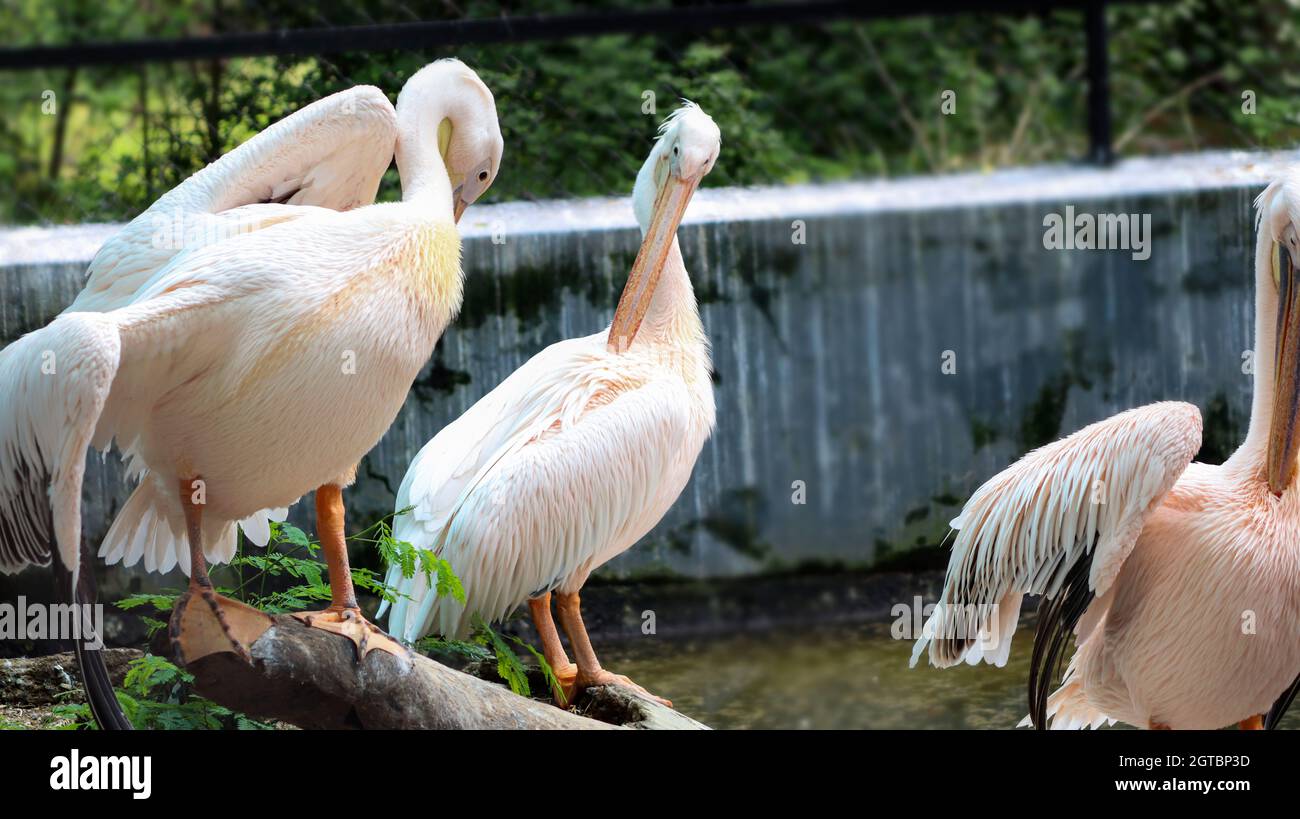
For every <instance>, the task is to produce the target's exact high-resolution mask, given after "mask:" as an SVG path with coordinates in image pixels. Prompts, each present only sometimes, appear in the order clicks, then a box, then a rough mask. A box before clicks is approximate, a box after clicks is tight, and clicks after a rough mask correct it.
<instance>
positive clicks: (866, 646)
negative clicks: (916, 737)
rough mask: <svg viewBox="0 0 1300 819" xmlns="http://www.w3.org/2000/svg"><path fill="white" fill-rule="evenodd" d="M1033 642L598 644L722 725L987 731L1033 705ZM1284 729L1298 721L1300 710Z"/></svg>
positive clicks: (822, 638) (745, 638)
mask: <svg viewBox="0 0 1300 819" xmlns="http://www.w3.org/2000/svg"><path fill="white" fill-rule="evenodd" d="M1025 638H1029V639H1025ZM1032 642H1033V641H1032V638H1031V635H1030V634H1029V633H1028V632H1026V634H1025V635H1023V638H1021V637H1018V638H1017V639H1016V640H1015V642H1014V643H1013V651H1012V654H1011V660H1010V661H1009V662H1008V663H1007V666H1006V667H1005V668H994V667H992V666H988V665H979V666H974V667H972V666H966V665H963V666H961V667H958V668H948V669H943V670H939V669H935V668H932V667H930V666H924V667H922V666H920V665H918V666H917V667H916V668H915V669H909V668H908V667H907V661H908V659H909V657H910V656H911V648H912V643H911V641H910V640H909V641H899V640H894V639H893V638H892V637H891V636H890V634H889V627H888V625H885V624H870V625H862V626H854V627H836V628H833V629H820V630H816V631H811V632H808V631H805V632H798V633H791V632H774V633H767V634H754V635H750V634H745V635H739V636H735V637H728V638H720V639H710V640H690V641H679V640H673V641H668V640H664V639H656V638H646V639H644V640H637V641H633V642H628V643H623V644H619V645H610V646H605V647H603V648H600V647H598V649H599V650H600V656H601V663H602V665H604V666H606V667H607V668H609V669H611V670H613V671H616V672H618V673H620V674H626V675H627V676H629V677H631V678H632V679H633V680H635V681H636V682H638V683H640V684H641V685H643V686H645V687H646V688H647V689H649V690H650V691H653V692H655V693H656V694H659V695H661V696H665V697H668V698H669V699H671V700H672V701H673V704H674V706H676V707H677V708H678V709H679V710H681V711H682V712H683V713H685V714H689V715H690V716H692V717H694V718H696V719H698V720H700V721H701V722H703V723H705V724H706V725H709V726H712V727H714V728H810V729H825V728H902V729H917V728H985V729H987V728H1013V727H1015V725H1016V723H1018V722H1019V721H1020V719H1021V718H1022V717H1024V716H1025V714H1026V713H1027V710H1026V707H1025V680H1026V679H1027V676H1028V673H1029V657H1030V653H1031V649H1032ZM1117 727H1119V726H1117ZM1283 727H1286V728H1292V729H1294V728H1300V708H1298V707H1293V708H1292V709H1291V712H1290V714H1289V715H1288V717H1287V719H1286V720H1285V722H1284V723H1283Z"/></svg>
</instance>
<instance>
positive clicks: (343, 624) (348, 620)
mask: <svg viewBox="0 0 1300 819" xmlns="http://www.w3.org/2000/svg"><path fill="white" fill-rule="evenodd" d="M293 616H294V617H295V618H297V619H298V620H301V621H302V622H303V623H305V624H306V625H307V626H309V627H311V628H318V629H322V630H323V631H331V632H333V633H335V634H341V635H343V636H344V637H347V638H348V639H349V640H351V641H352V643H353V644H354V645H355V646H356V647H357V659H358V660H364V659H365V658H366V655H367V654H369V653H370V652H372V651H385V652H387V653H389V654H392V655H393V656H395V657H407V656H409V655H410V652H409V651H408V650H407V648H406V646H404V645H402V644H401V643H399V642H397V641H396V640H394V639H393V638H392V637H389V636H388V634H387V633H386V632H385V631H384V630H383V629H381V628H380V627H379V626H376V625H375V624H374V623H371V622H370V621H369V620H367V619H366V618H364V617H362V616H361V610H360V609H358V608H347V607H344V606H330V607H329V608H327V609H325V610H324V611H302V612H296V613H294V615H293Z"/></svg>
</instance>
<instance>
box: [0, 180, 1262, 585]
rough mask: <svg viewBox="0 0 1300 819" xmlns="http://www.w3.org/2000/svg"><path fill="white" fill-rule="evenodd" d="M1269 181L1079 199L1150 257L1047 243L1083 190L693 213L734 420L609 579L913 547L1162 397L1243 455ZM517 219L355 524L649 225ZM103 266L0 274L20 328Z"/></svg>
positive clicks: (116, 501)
mask: <svg viewBox="0 0 1300 819" xmlns="http://www.w3.org/2000/svg"><path fill="white" fill-rule="evenodd" d="M1254 192H1255V191H1254V189H1253V188H1248V187H1232V188H1222V189H1217V190H1211V191H1191V192H1184V193H1171V194H1149V195H1142V196H1111V197H1109V198H1101V199H1095V200H1091V201H1088V202H1087V203H1086V204H1084V205H1080V204H1079V203H1077V202H1076V203H1074V204H1075V205H1076V207H1078V208H1079V209H1085V208H1086V209H1087V210H1089V211H1092V212H1113V213H1150V214H1151V216H1152V226H1153V233H1154V238H1153V240H1152V242H1153V244H1152V252H1151V256H1150V258H1149V259H1148V260H1146V261H1135V260H1133V259H1132V258H1131V254H1129V253H1127V252H1124V251H1052V250H1046V249H1044V247H1043V241H1042V238H1043V217H1044V214H1045V213H1048V212H1059V211H1061V210H1063V208H1064V207H1065V204H1066V203H1064V202H1052V201H1043V202H1039V201H1035V202H1009V203H1005V204H996V205H985V206H980V207H960V208H958V207H928V208H918V209H914V210H903V209H883V210H880V209H877V210H871V211H866V212H846V213H842V214H832V215H825V216H815V217H809V218H807V219H806V224H805V230H804V238H806V243H804V244H798V243H796V242H795V241H794V238H795V237H794V236H793V234H792V230H791V224H790V221H789V220H788V219H775V218H773V219H763V218H759V219H752V218H751V219H746V220H740V221H716V222H709V223H706V224H702V225H688V226H686V227H684V228H683V229H682V231H681V234H680V236H681V241H682V248H683V253H684V255H685V258H686V263H687V267H688V268H689V269H690V271H691V274H692V278H693V281H694V283H695V288H696V292H697V295H698V297H699V301H700V309H701V313H702V315H703V320H704V325H705V328H706V329H707V331H708V334H709V337H710V339H711V341H712V345H713V358H714V366H715V369H716V375H715V378H714V382H715V389H716V397H717V409H718V414H717V418H718V425H717V430H716V432H715V434H714V436H713V438H712V439H711V440H710V442H709V443H708V444H706V445H705V448H704V452H703V453H702V455H701V457H700V461H699V464H698V466H697V469H696V473H695V476H694V478H693V480H692V481H691V483H690V485H689V486H688V487H687V488H686V490H685V492H684V493H683V495H682V497H681V499H680V500H679V502H678V503H677V504H676V506H675V507H674V508H673V510H672V511H671V512H670V513H669V515H668V516H667V517H666V518H665V520H664V521H663V522H662V523H661V524H660V525H659V526H658V527H657V528H656V529H655V530H654V531H653V532H652V533H651V534H650V535H648V536H647V538H646V539H645V540H644V541H643V542H642V543H641V544H640V545H639V546H638V547H636V548H635V549H633V550H631V551H630V552H629V553H627V554H625V555H623V556H622V557H620V558H617V559H616V560H615V561H613V562H612V563H611V564H610V565H609V566H608V567H606V569H605V570H603V571H604V572H605V573H607V574H608V575H612V576H622V577H627V576H635V575H641V574H649V573H655V574H660V573H671V574H681V575H687V576H693V577H705V576H716V575H737V574H747V573H754V572H760V571H764V570H768V569H773V568H788V567H792V566H799V565H808V564H821V565H826V564H842V565H854V566H858V565H868V564H871V563H872V562H873V561H875V560H877V559H885V558H888V559H889V560H890V561H897V560H898V558H899V555H901V554H904V553H906V552H907V551H908V550H912V549H918V548H923V547H933V545H934V544H935V543H936V542H937V541H938V540H939V539H941V538H942V537H943V535H944V533H945V531H946V524H947V521H948V520H950V519H951V518H952V517H953V516H955V515H956V513H957V511H958V510H959V509H960V505H961V502H962V501H964V499H965V498H966V496H967V495H968V494H969V493H970V491H971V490H972V489H973V488H974V487H976V486H978V485H979V484H980V483H981V482H983V481H984V480H985V479H987V478H988V477H989V476H991V475H992V474H993V473H995V472H996V471H998V470H999V469H1001V468H1002V467H1004V466H1005V465H1006V464H1007V463H1009V462H1010V461H1011V460H1013V459H1014V458H1015V457H1017V456H1018V455H1019V454H1021V453H1022V452H1023V451H1025V450H1026V449H1028V448H1031V447H1034V446H1038V445H1041V444H1043V443H1046V442H1048V441H1051V440H1054V439H1055V438H1057V437H1059V436H1061V435H1063V434H1065V433H1068V432H1070V431H1073V430H1075V429H1077V428H1079V427H1081V426H1083V425H1085V424H1087V423H1091V422H1093V421H1096V420H1099V419H1101V418H1104V417H1106V416H1108V415H1110V414H1113V413H1115V412H1118V411H1121V410H1124V409H1127V408H1130V407H1134V406H1138V405H1140V404H1144V403H1148V402H1151V401H1156V400H1165V399H1182V400H1187V401H1191V402H1193V403H1195V404H1197V405H1198V406H1200V407H1201V408H1202V411H1203V412H1206V413H1207V415H1206V420H1207V442H1210V443H1212V444H1213V446H1212V449H1213V453H1207V454H1208V455H1209V456H1213V457H1222V453H1221V452H1220V450H1225V449H1226V451H1231V448H1232V447H1233V446H1235V443H1236V441H1237V440H1238V437H1239V435H1240V434H1241V432H1242V431H1243V428H1244V419H1245V418H1246V417H1247V416H1248V413H1249V396H1250V379H1249V377H1248V376H1246V375H1244V374H1243V372H1242V367H1241V363H1242V355H1243V352H1244V351H1245V350H1247V349H1249V347H1250V346H1251V344H1252V339H1253V327H1252V324H1253V299H1252V286H1253V283H1252V275H1251V271H1252V265H1251V257H1252V253H1253V239H1252V234H1253V224H1252V218H1253V217H1252V211H1251V207H1250V201H1251V197H1252V195H1253V194H1254ZM505 235H506V237H507V238H506V241H504V242H503V243H501V244H495V243H493V242H492V240H491V239H490V238H487V237H483V238H472V239H470V240H468V241H467V242H466V248H465V253H464V258H465V265H466V290H465V306H464V309H463V310H462V314H461V316H460V319H459V320H458V321H457V322H456V323H455V324H453V326H452V327H451V328H450V329H449V330H448V332H447V334H446V336H445V337H444V339H443V340H442V342H441V343H440V344H439V347H438V350H437V352H436V353H435V355H434V357H433V358H432V360H431V361H430V362H429V364H428V365H427V366H426V368H425V370H424V371H423V372H422V373H421V375H420V377H419V378H418V379H417V381H416V383H415V385H414V386H413V389H412V390H411V393H410V396H409V397H408V399H407V402H406V406H405V408H404V409H403V411H402V413H401V414H400V416H399V417H398V419H397V421H396V423H395V424H394V425H393V427H392V428H391V429H390V430H389V431H388V433H387V434H386V435H385V436H384V438H383V440H382V441H381V442H380V444H379V445H378V446H377V447H376V449H375V450H374V451H373V452H372V453H371V454H370V455H369V456H368V457H367V459H366V460H365V462H364V463H363V464H362V468H361V470H360V471H359V476H358V483H357V486H356V487H354V488H353V489H351V490H349V491H348V493H347V500H348V503H349V507H350V510H351V512H352V516H353V522H354V524H360V523H363V522H368V521H370V520H373V519H374V518H375V517H378V516H380V515H382V514H386V513H388V512H390V511H391V510H392V503H393V490H394V489H395V488H396V487H397V485H398V484H399V482H400V481H401V478H402V475H403V473H404V472H405V469H406V466H407V464H408V463H409V461H410V459H411V458H412V457H413V456H414V454H415V453H416V452H417V451H418V450H419V448H420V447H421V446H422V445H423V444H424V443H425V442H426V441H427V440H428V439H429V438H430V437H432V435H433V434H434V433H435V432H437V431H438V430H439V429H440V428H441V427H442V426H444V425H445V424H446V423H448V422H449V421H451V420H452V419H454V418H455V417H457V416H458V415H459V414H460V413H462V412H463V411H465V410H466V409H467V408H468V407H469V406H470V405H471V404H472V403H473V402H474V401H475V400H477V399H478V398H479V397H481V396H482V395H483V394H484V393H486V392H487V391H488V390H490V389H491V388H492V387H493V386H495V385H496V384H498V383H499V382H500V381H501V380H502V379H504V378H505V377H506V376H507V375H509V374H510V372H512V371H513V370H514V369H515V368H517V367H518V366H519V365H521V364H522V363H523V362H524V361H525V360H526V359H527V358H528V357H529V356H531V355H532V354H534V353H536V352H537V351H539V350H540V349H542V348H543V347H544V346H546V345H547V344H549V343H552V342H554V341H557V340H559V339H563V338H569V337H573V336H578V335H585V334H588V333H593V332H596V331H598V330H600V329H601V328H602V327H603V326H604V325H605V323H607V322H608V320H609V318H610V316H611V315H612V313H613V305H614V303H615V301H616V299H617V296H618V292H619V290H620V288H621V287H622V284H623V281H624V279H625V277H626V274H627V269H628V267H629V266H630V263H631V260H632V258H633V257H634V256H635V253H636V246H637V242H638V239H639V236H638V234H637V233H636V231H635V230H633V229H627V228H611V229H601V230H592V231H586V232H580V231H569V232H546V233H528V232H526V231H524V230H522V229H521V230H520V232H518V233H510V232H507V233H506V234H505ZM83 275H84V263H54V264H28V265H18V266H15V265H10V266H8V267H0V339H3V340H4V341H6V342H7V341H9V340H12V339H13V338H15V337H16V336H17V335H19V334H21V333H22V332H26V331H29V330H32V329H35V328H37V327H40V326H42V325H43V324H44V323H45V322H47V321H48V320H49V319H50V318H51V317H52V316H53V315H55V314H56V313H57V312H58V311H59V310H60V309H62V308H63V307H64V306H65V305H67V304H68V303H69V302H71V300H72V298H73V297H74V295H75V294H76V292H77V291H78V290H79V289H80V287H81V283H82V279H83ZM945 361H949V362H951V363H952V364H953V365H954V366H955V371H951V372H945V369H948V370H952V369H953V368H952V367H949V368H945V367H944V364H945ZM1211 424H1215V425H1216V426H1215V428H1214V430H1213V431H1211V430H1209V426H1210V425H1211ZM1227 427H1232V429H1227ZM120 475H121V470H120V468H119V466H118V464H117V458H116V455H110V456H109V458H108V459H107V462H106V463H104V464H101V463H100V459H99V458H92V459H91V461H90V468H89V471H88V476H87V481H86V488H85V502H86V514H85V516H84V525H85V531H86V534H87V537H88V538H89V539H90V540H91V541H92V542H94V543H98V540H99V538H100V537H102V535H103V533H104V532H105V531H106V530H107V527H108V524H109V522H110V520H111V517H112V515H113V514H115V513H116V511H117V509H119V508H120V506H121V504H122V502H123V501H124V499H125V497H126V494H127V492H128V487H126V486H125V485H124V484H123V482H122V480H121V477H120ZM574 502H575V503H581V502H582V498H574ZM307 509H308V505H307V504H300V507H299V513H300V514H305V513H306V511H307ZM7 582H12V581H6V580H2V579H0V584H3V583H7ZM113 582H114V587H113V588H114V589H119V588H121V586H122V585H124V584H128V585H133V586H138V585H140V584H141V583H142V582H144V581H142V577H141V575H140V574H138V573H135V574H129V573H128V574H122V575H121V576H120V577H117V578H116V579H115V580H114V581H113ZM157 582H158V581H149V583H150V584H152V585H156V584H157ZM178 582H179V580H178V579H177V578H170V579H168V580H167V581H166V584H168V585H177V583H178ZM113 594H114V592H113V591H112V590H110V589H106V590H105V593H104V597H105V598H106V599H113Z"/></svg>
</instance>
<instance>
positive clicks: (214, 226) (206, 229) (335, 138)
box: [68, 86, 397, 312]
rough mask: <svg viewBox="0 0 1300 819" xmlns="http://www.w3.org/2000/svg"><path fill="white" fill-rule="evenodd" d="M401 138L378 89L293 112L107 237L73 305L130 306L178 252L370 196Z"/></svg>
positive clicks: (79, 309)
mask: <svg viewBox="0 0 1300 819" xmlns="http://www.w3.org/2000/svg"><path fill="white" fill-rule="evenodd" d="M396 140H397V116H396V113H395V112H394V110H393V106H392V104H391V103H390V102H389V101H388V98H387V97H386V96H385V95H384V93H383V92H382V91H380V90H379V89H378V88H374V87H373V86H358V87H356V88H350V89H348V90H347V91H341V92H339V93H337V94H332V95H330V96H328V97H326V98H324V99H322V100H318V101H316V102H313V103H312V104H310V105H308V106H306V107H304V108H302V109H301V110H299V111H297V112H295V113H293V114H290V115H289V116H287V117H285V118H284V119H282V120H280V121H279V122H277V123H275V124H274V125H272V126H270V127H269V128H267V129H266V130H264V131H262V132H261V133H259V134H257V135H256V136H254V137H253V138H252V139H249V140H248V141H247V142H245V143H243V144H242V145H240V146H239V147H238V148H236V149H234V150H233V151H231V152H230V153H228V154H226V155H224V156H222V157H221V158H220V159H218V160H217V161H215V162H213V163H212V164H211V165H208V166H207V167H206V168H204V169H203V170H201V171H199V172H198V173H196V174H194V175H193V176H191V177H190V178H189V179H187V180H185V181H184V182H182V183H181V184H180V185H178V186H177V187H175V188H173V189H172V190H171V191H169V192H168V193H166V194H164V195H163V196H162V197H161V198H160V199H158V201H157V202H155V203H154V204H153V205H152V206H150V207H149V209H148V210H146V211H145V212H144V213H142V214H140V215H139V216H137V217H136V218H135V219H134V220H132V221H131V222H130V224H128V225H126V226H125V227H124V228H122V230H120V231H118V233H117V234H115V235H114V236H113V238H111V239H109V240H108V241H107V242H105V243H104V246H103V247H101V248H100V249H99V252H98V253H97V254H95V258H94V259H93V260H92V261H91V263H90V268H89V270H88V276H89V278H88V281H87V282H86V287H85V289H84V290H83V291H82V292H81V293H80V294H79V295H78V296H77V299H76V300H75V301H74V302H73V303H72V306H71V307H69V308H68V312H85V311H97V312H102V311H107V310H114V309H116V308H118V307H122V306H125V305H126V304H128V303H129V302H130V301H131V299H132V297H133V295H134V294H135V292H136V290H137V289H138V288H139V286H140V285H141V284H142V283H144V282H145V281H146V280H147V279H149V277H150V276H152V275H153V273H154V272H155V271H157V270H158V269H159V268H161V267H162V266H163V265H165V264H167V263H168V262H169V261H171V260H172V259H173V258H174V257H175V256H177V255H179V254H181V253H183V252H186V251H188V250H191V249H193V248H195V247H199V246H203V245H208V244H212V243H213V242H217V241H221V240H222V239H223V238H225V237H228V236H231V235H235V234H238V233H243V232H249V231H252V230H258V229H261V228H264V227H266V226H268V225H270V224H276V223H279V222H282V221H285V220H288V219H292V218H296V216H297V215H298V211H299V210H300V206H304V205H307V206H315V207H320V208H328V209H331V210H349V209H351V208H355V207H359V206H362V205H368V204H370V203H372V202H374V199H375V193H376V192H377V191H378V190H379V181H380V179H381V178H382V177H383V175H384V171H385V170H387V169H388V166H389V164H390V163H391V162H392V159H393V150H394V146H395V144H396Z"/></svg>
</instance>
